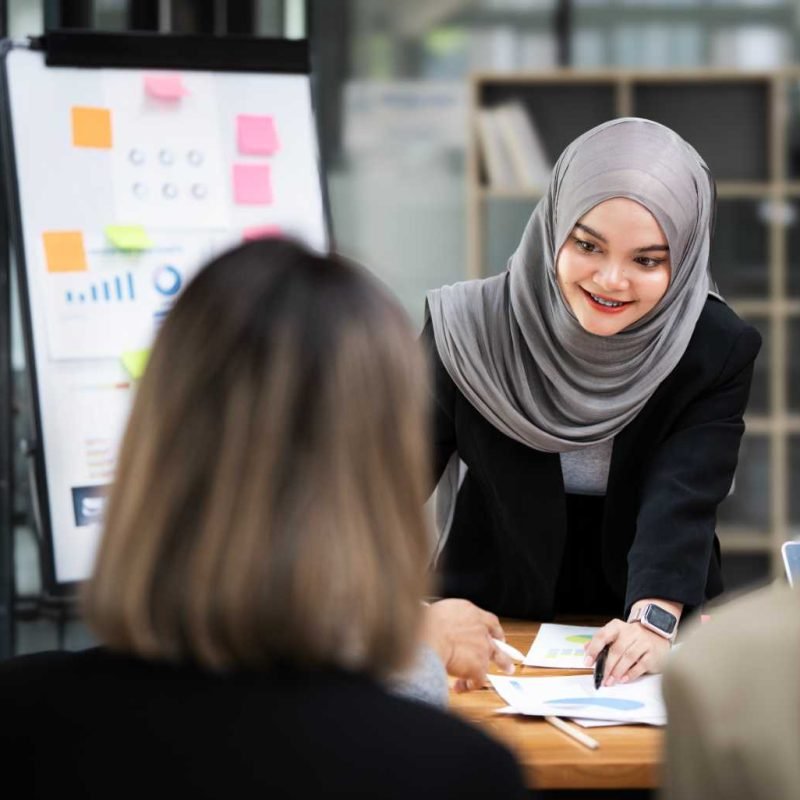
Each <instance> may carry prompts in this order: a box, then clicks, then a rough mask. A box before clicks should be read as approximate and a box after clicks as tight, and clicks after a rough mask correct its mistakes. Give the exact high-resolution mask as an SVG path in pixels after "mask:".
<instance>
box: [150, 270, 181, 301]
mask: <svg viewBox="0 0 800 800" xmlns="http://www.w3.org/2000/svg"><path fill="white" fill-rule="evenodd" d="M153 286H155V288H156V291H157V292H158V293H159V294H161V295H164V297H174V296H175V295H176V294H178V292H179V291H180V290H181V286H183V278H182V277H181V274H180V272H178V270H177V269H176V268H175V267H173V266H172V264H164V265H163V266H162V267H159V268H158V269H157V270H156V271H155V273H154V274H153Z"/></svg>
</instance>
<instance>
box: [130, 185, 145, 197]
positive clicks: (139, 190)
mask: <svg viewBox="0 0 800 800" xmlns="http://www.w3.org/2000/svg"><path fill="white" fill-rule="evenodd" d="M133 193H134V194H135V195H136V197H138V198H140V199H142V198H145V197H147V187H146V186H145V185H144V184H143V183H139V182H138V181H137V182H136V183H134V184H133Z"/></svg>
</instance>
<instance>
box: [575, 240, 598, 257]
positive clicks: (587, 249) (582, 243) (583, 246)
mask: <svg viewBox="0 0 800 800" xmlns="http://www.w3.org/2000/svg"><path fill="white" fill-rule="evenodd" d="M572 241H573V242H575V246H576V247H577V248H578V250H580V251H581V252H582V253H599V252H600V248H599V247H598V246H597V245H596V244H592V242H587V241H586V240H585V239H579V238H578V237H577V236H573V237H572Z"/></svg>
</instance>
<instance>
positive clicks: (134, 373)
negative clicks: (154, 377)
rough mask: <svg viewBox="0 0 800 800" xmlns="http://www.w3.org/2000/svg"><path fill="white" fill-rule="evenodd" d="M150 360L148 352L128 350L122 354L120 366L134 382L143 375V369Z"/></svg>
mask: <svg viewBox="0 0 800 800" xmlns="http://www.w3.org/2000/svg"><path fill="white" fill-rule="evenodd" d="M149 358H150V350H129V351H128V352H127V353H123V354H122V366H123V367H125V369H126V370H127V371H128V374H129V375H130V376H131V378H133V379H134V380H135V381H138V380H139V378H141V377H142V375H144V368H145V367H146V366H147V360H148V359H149Z"/></svg>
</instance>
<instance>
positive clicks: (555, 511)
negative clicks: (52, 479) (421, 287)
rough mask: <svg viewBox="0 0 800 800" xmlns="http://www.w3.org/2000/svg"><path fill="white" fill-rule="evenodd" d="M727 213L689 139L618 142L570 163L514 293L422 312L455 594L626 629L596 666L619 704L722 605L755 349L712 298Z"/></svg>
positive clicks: (593, 138) (437, 303)
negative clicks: (723, 525)
mask: <svg viewBox="0 0 800 800" xmlns="http://www.w3.org/2000/svg"><path fill="white" fill-rule="evenodd" d="M715 200H716V193H715V186H714V181H713V178H712V177H711V175H710V173H709V171H708V168H707V167H706V165H705V163H704V161H703V160H702V158H701V157H700V156H699V155H698V154H697V152H696V151H695V150H694V149H693V148H692V147H691V146H690V145H689V144H688V143H687V142H685V141H684V140H683V139H681V138H680V137H679V136H678V135H677V134H676V133H675V132H674V131H671V130H670V129H669V128H666V127H664V126H663V125H660V124H658V123H655V122H651V121H649V120H644V119H633V118H625V119H617V120H613V121H611V122H607V123H604V124H602V125H599V126H598V127H596V128H593V129H592V130H590V131H588V132H587V133H585V134H583V135H582V136H580V137H579V138H578V139H576V140H575V141H574V142H572V144H570V145H569V146H568V147H567V148H566V150H565V151H564V152H563V153H562V155H561V157H560V158H559V159H558V162H557V163H556V165H555V168H554V170H553V175H552V179H551V182H550V185H549V187H548V189H547V192H546V194H545V195H544V197H543V198H542V199H541V201H540V202H539V203H538V205H537V206H536V208H535V209H534V211H533V214H532V216H531V218H530V221H529V222H528V225H527V227H526V229H525V232H524V234H523V236H522V241H521V242H520V244H519V247H518V248H517V250H516V252H515V253H514V254H513V256H512V257H511V259H510V261H509V264H508V269H507V270H506V271H505V272H504V273H502V274H501V275H497V276H495V277H492V278H488V279H485V280H476V281H467V282H464V283H459V284H455V285H454V286H446V287H443V288H441V289H438V290H436V291H432V292H430V293H429V294H428V320H427V323H426V328H425V332H424V334H423V339H424V341H426V342H427V344H428V346H429V348H430V351H431V354H432V361H433V365H434V375H435V384H434V386H435V401H436V402H435V425H434V445H435V468H436V477H437V479H438V481H439V485H438V487H437V495H436V515H437V524H438V529H439V539H438V543H437V548H436V554H435V558H436V563H437V568H438V570H439V572H440V575H441V579H442V593H443V594H444V595H446V596H457V597H465V598H467V599H469V600H472V601H473V602H474V603H476V604H478V605H480V606H483V607H484V608H487V609H489V610H491V611H493V612H495V613H497V614H500V615H505V616H517V617H527V618H533V619H540V620H547V619H552V618H553V616H554V615H555V614H568V613H579V614H603V615H609V616H614V617H616V619H614V620H613V621H612V622H611V623H609V624H608V625H607V626H605V627H604V628H602V629H601V631H600V632H599V633H598V634H597V635H596V636H595V637H594V639H593V640H592V642H591V643H590V644H589V645H588V647H587V659H586V661H587V665H590V664H592V663H593V662H594V660H595V658H596V657H597V655H598V654H599V653H600V651H601V650H602V649H603V647H604V646H605V645H609V646H610V652H609V654H608V659H607V662H606V668H605V676H606V677H605V684H606V685H613V684H614V683H615V682H619V681H622V682H626V681H628V680H631V679H633V678H635V677H638V676H639V675H641V674H643V673H644V672H651V671H654V670H656V669H657V668H658V663H659V662H660V658H661V656H662V655H663V653H664V652H665V650H667V649H668V648H669V644H670V641H671V639H672V638H674V634H675V631H676V630H677V625H678V621H679V620H680V617H681V614H682V613H683V612H684V611H685V610H688V609H691V608H694V607H697V606H699V605H701V604H702V603H703V601H704V600H705V599H707V598H710V597H713V596H715V595H717V594H719V593H720V592H721V591H722V583H721V574H720V559H719V543H718V541H717V539H716V535H715V522H716V510H717V506H718V505H719V503H720V502H721V501H722V500H723V499H724V498H725V496H726V495H727V493H728V491H729V490H730V487H731V483H732V480H733V475H734V471H735V468H736V462H737V458H738V450H739V442H740V439H741V436H742V433H743V431H744V422H743V414H744V410H745V407H746V404H747V398H748V394H749V389H750V380H751V376H752V371H753V362H754V360H755V358H756V355H757V354H758V351H759V348H760V342H761V340H760V336H759V334H758V333H757V332H756V331H755V329H753V328H752V327H751V326H749V325H747V324H746V323H744V322H743V321H742V320H740V319H739V318H738V317H737V316H736V314H734V312H733V311H732V310H731V309H730V308H729V307H728V306H727V305H726V304H725V303H724V301H723V300H722V299H721V298H720V296H719V295H718V294H716V292H715V291H714V288H715V287H714V283H713V281H712V279H711V276H710V271H709V255H710V244H711V233H712V228H713V219H714V210H715ZM625 620H627V621H625Z"/></svg>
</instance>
